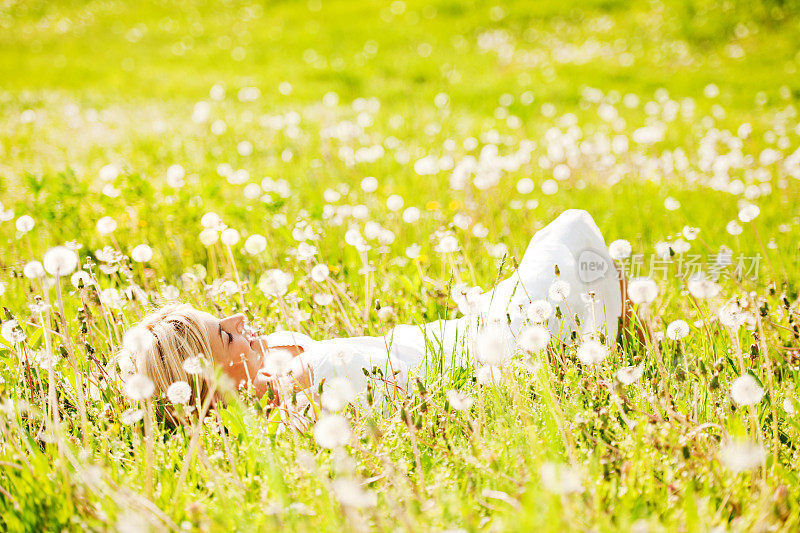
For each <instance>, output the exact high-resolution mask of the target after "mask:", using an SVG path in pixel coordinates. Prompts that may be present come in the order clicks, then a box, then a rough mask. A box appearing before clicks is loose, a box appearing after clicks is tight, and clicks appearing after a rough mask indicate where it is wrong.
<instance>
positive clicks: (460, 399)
mask: <svg viewBox="0 0 800 533" xmlns="http://www.w3.org/2000/svg"><path fill="white" fill-rule="evenodd" d="M474 402H475V398H474V397H472V396H470V395H469V394H467V393H466V392H464V391H460V390H456V389H450V390H449V391H447V403H448V404H450V407H452V408H453V409H454V410H456V411H466V410H467V409H469V408H470V407H472V404H473V403H474Z"/></svg>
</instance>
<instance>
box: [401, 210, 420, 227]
mask: <svg viewBox="0 0 800 533" xmlns="http://www.w3.org/2000/svg"><path fill="white" fill-rule="evenodd" d="M420 214H421V213H420V210H419V208H418V207H406V209H405V210H404V211H403V222H405V223H406V224H413V223H415V222H416V221H417V220H419V217H420Z"/></svg>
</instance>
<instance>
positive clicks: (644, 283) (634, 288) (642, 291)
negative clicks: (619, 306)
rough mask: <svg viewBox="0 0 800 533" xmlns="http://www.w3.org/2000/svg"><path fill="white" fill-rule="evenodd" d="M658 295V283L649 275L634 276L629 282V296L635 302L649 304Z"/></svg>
mask: <svg viewBox="0 0 800 533" xmlns="http://www.w3.org/2000/svg"><path fill="white" fill-rule="evenodd" d="M656 296H658V285H657V284H656V282H655V281H653V280H652V279H650V278H648V277H640V278H634V279H632V280H631V282H630V283H629V284H628V298H630V300H631V302H633V303H635V304H649V303H651V302H652V301H653V300H655V299H656Z"/></svg>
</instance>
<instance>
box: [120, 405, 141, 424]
mask: <svg viewBox="0 0 800 533" xmlns="http://www.w3.org/2000/svg"><path fill="white" fill-rule="evenodd" d="M142 418H144V411H143V410H142V409H125V410H124V411H123V412H122V414H121V415H119V421H120V422H122V423H123V424H125V425H126V426H132V425H133V424H135V423H136V422H138V421H139V420H141V419H142Z"/></svg>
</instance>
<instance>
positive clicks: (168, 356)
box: [118, 210, 629, 406]
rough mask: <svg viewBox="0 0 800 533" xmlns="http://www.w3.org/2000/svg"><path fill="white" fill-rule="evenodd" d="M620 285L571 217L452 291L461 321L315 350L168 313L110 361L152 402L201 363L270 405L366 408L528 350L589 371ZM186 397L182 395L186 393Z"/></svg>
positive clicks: (237, 325)
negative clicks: (452, 372) (431, 379)
mask: <svg viewBox="0 0 800 533" xmlns="http://www.w3.org/2000/svg"><path fill="white" fill-rule="evenodd" d="M623 281H624V278H622V277H621V276H619V274H618V271H617V270H616V268H615V264H614V261H613V260H612V258H611V257H610V256H609V253H608V250H607V248H606V244H605V242H604V240H603V236H602V235H601V233H600V231H599V229H598V227H597V225H596V224H595V223H594V221H593V220H592V217H591V216H590V215H589V214H588V213H587V212H585V211H580V210H568V211H565V212H564V213H562V214H561V215H560V216H559V217H558V218H556V219H555V220H554V221H552V222H551V223H550V224H549V225H547V226H546V227H544V228H543V229H541V230H540V231H538V232H537V233H536V234H535V235H534V236H533V238H532V239H531V241H530V243H529V245H528V247H527V249H526V251H525V254H524V256H523V258H522V260H521V262H520V263H519V266H518V268H517V269H516V270H515V272H514V273H513V274H512V275H511V276H510V277H509V278H507V279H505V280H503V281H501V282H500V283H498V284H497V285H496V286H495V287H494V288H493V289H492V290H490V291H488V292H486V293H481V291H480V289H478V288H477V287H475V288H471V289H467V288H465V287H463V286H462V287H457V288H456V290H454V299H455V300H456V302H457V303H458V306H459V309H460V310H461V311H462V312H463V313H464V316H463V317H461V318H458V319H452V320H437V321H434V322H429V323H427V324H422V325H420V326H413V325H398V326H396V327H394V328H392V329H390V330H389V331H388V332H387V333H386V334H385V335H383V336H380V337H350V338H335V339H326V340H319V341H317V340H313V339H311V338H310V337H308V336H307V335H304V334H302V333H298V332H293V331H276V332H273V333H270V334H268V335H265V336H258V335H256V334H254V333H253V332H252V330H250V329H249V328H248V327H247V325H246V323H245V322H246V321H245V316H244V315H242V314H236V315H232V316H228V317H225V318H217V317H215V316H213V315H211V314H209V313H206V312H203V311H199V310H196V309H194V308H192V307H191V306H189V305H187V304H183V305H172V306H168V307H165V308H162V309H160V310H157V311H155V312H153V313H151V314H150V315H148V316H146V317H145V318H143V319H142V321H141V322H140V323H139V324H138V325H137V326H136V327H134V328H132V329H131V330H129V332H128V333H126V337H125V342H124V348H123V350H122V351H121V352H120V355H121V356H126V355H127V356H129V357H127V358H126V357H120V358H119V359H118V360H119V361H120V367H121V369H122V371H123V372H127V374H128V375H129V376H130V375H132V374H143V375H144V376H147V378H149V380H151V381H152V382H153V384H154V386H155V391H154V392H155V394H156V395H164V394H166V395H167V396H168V397H169V396H170V394H169V391H170V387H171V386H172V387H173V391H175V390H176V389H175V386H174V385H173V384H175V383H182V382H189V383H191V382H192V379H191V376H190V374H191V373H199V372H200V371H201V369H200V366H201V365H200V363H201V362H202V361H203V360H207V361H212V362H213V366H214V367H215V368H218V369H221V370H222V374H223V375H224V376H226V377H227V378H230V381H231V382H232V383H233V385H235V386H237V387H239V388H241V387H244V386H247V385H249V384H252V385H253V390H254V392H255V395H256V396H257V397H258V398H262V397H263V396H264V395H265V394H268V398H269V400H270V401H273V402H274V403H279V402H280V398H281V396H282V395H285V394H287V393H292V392H295V393H297V392H300V393H301V394H297V395H296V396H295V398H297V397H300V398H301V399H302V398H305V399H307V400H309V401H310V400H312V399H313V398H315V397H316V393H317V392H318V391H319V390H320V389H321V390H322V391H323V397H322V400H323V406H324V404H325V401H326V395H327V400H328V401H329V402H333V403H341V402H348V401H352V400H355V399H356V398H358V399H360V400H361V401H363V400H364V399H365V397H366V395H367V394H366V393H367V390H368V389H370V390H372V392H371V393H370V396H373V395H374V394H375V392H379V391H381V390H383V391H386V390H387V388H389V387H395V386H400V387H404V386H405V385H406V383H407V378H408V377H409V375H410V374H411V375H417V376H418V377H420V378H422V379H424V378H425V376H427V375H428V373H429V371H431V370H434V369H436V368H438V369H439V370H442V369H446V368H449V367H451V366H452V365H467V366H469V367H470V368H473V367H475V368H477V371H478V378H479V379H493V377H494V375H493V373H494V372H495V371H496V369H497V368H498V367H500V366H502V365H503V364H505V363H506V362H507V361H508V360H509V358H511V357H512V355H513V354H514V353H515V352H520V351H521V352H527V353H536V352H538V351H541V350H542V349H544V348H545V347H546V346H547V344H548V343H550V342H553V341H554V342H559V343H578V344H579V345H580V348H579V349H578V356H579V357H580V358H581V359H582V360H583V361H584V362H585V363H587V364H596V363H598V362H600V361H601V360H602V359H603V358H604V357H605V355H606V354H607V353H608V349H607V347H606V346H608V344H609V341H610V340H613V339H616V337H617V333H618V328H619V325H620V323H621V324H622V325H623V327H624V326H625V324H626V323H627V320H628V317H629V311H628V309H629V308H628V306H627V305H625V301H626V299H625V298H624V296H623V295H624V290H625V287H624V283H623ZM623 309H625V312H624V313H623ZM198 355H199V356H200V357H198ZM126 359H127V363H126ZM209 366H210V365H209ZM208 370H209V369H208V368H207V369H206V371H205V375H206V379H205V380H203V381H202V384H201V386H200V387H199V389H198V391H197V392H199V396H200V398H199V399H200V400H206V399H207V400H208V402H207V403H208V404H212V405H213V404H214V403H215V400H216V399H217V398H218V397H219V396H218V392H219V387H217V386H215V385H214V384H213V383H212V380H211V379H209V377H210V375H211V373H209V372H208ZM368 374H369V375H368ZM129 379H130V378H129ZM145 381H146V380H145ZM129 383H130V381H128V384H129ZM368 383H371V385H368ZM320 385H322V387H320ZM183 389H184V395H183V396H187V395H189V394H190V392H189V390H188V388H187V387H186V386H185V384H183ZM212 390H213V391H214V393H213V394H211V395H209V392H210V391H212ZM326 391H327V392H326ZM191 394H192V395H193V396H195V394H194V391H192V392H191Z"/></svg>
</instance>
